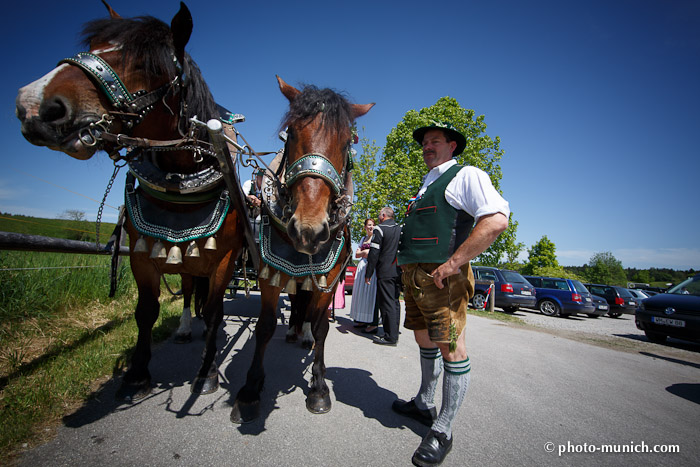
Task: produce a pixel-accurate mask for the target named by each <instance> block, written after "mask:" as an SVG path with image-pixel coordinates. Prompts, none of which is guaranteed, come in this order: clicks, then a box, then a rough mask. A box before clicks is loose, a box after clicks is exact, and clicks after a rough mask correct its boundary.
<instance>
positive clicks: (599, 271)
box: [588, 251, 627, 287]
mask: <svg viewBox="0 0 700 467" xmlns="http://www.w3.org/2000/svg"><path fill="white" fill-rule="evenodd" d="M588 265H589V266H590V269H589V270H588V280H589V281H590V282H595V283H597V284H606V285H619V286H622V287H626V286H627V275H626V274H625V270H624V269H623V268H622V262H620V261H619V260H618V259H617V258H615V256H613V254H612V253H611V252H609V251H604V252H601V253H595V254H594V255H593V256H591V259H590V260H589V262H588Z"/></svg>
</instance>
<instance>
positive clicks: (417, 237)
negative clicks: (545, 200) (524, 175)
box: [392, 122, 510, 466]
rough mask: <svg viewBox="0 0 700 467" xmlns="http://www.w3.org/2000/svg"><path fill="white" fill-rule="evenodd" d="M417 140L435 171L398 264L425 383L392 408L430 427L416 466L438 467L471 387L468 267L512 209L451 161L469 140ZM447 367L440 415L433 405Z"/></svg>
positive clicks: (442, 132) (448, 132)
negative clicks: (467, 330) (467, 335)
mask: <svg viewBox="0 0 700 467" xmlns="http://www.w3.org/2000/svg"><path fill="white" fill-rule="evenodd" d="M413 138H414V139H415V140H416V141H417V142H418V143H419V144H421V145H422V146H423V160H424V161H425V164H426V165H427V166H428V169H429V172H428V174H427V175H426V177H425V179H424V182H423V186H422V187H421V189H420V191H419V192H418V194H417V195H416V196H415V197H414V198H412V199H411V202H410V204H409V207H408V210H407V213H406V218H405V221H404V226H403V229H402V231H401V240H400V243H399V251H398V264H399V265H400V266H401V268H402V270H403V274H402V276H403V284H404V299H405V303H406V319H405V323H404V326H405V327H406V328H407V329H411V330H413V332H414V336H415V339H416V342H417V343H418V346H419V350H420V367H421V385H420V389H419V391H418V394H417V395H416V397H415V398H413V399H411V400H410V401H403V400H396V401H394V403H393V404H392V409H393V410H394V411H396V412H398V413H400V414H402V415H405V416H408V417H411V418H414V419H416V420H418V421H419V422H421V423H423V424H424V425H427V426H430V431H429V432H428V434H427V435H426V436H425V437H424V438H423V441H422V442H421V443H420V446H419V447H418V449H417V450H416V451H415V453H414V454H413V459H412V460H413V463H414V464H415V465H418V466H432V465H439V464H440V463H441V462H442V461H443V460H444V459H445V456H446V455H447V453H448V452H449V451H450V449H451V448H452V422H453V421H454V418H455V415H456V414H457V411H458V409H459V407H460V406H461V404H462V401H463V400H464V396H465V394H466V392H467V387H468V386H469V371H470V362H469V357H468V356H467V351H466V344H465V339H464V328H465V325H466V312H467V304H468V302H469V298H470V297H471V296H472V295H474V275H473V273H472V269H471V266H470V264H469V261H471V260H472V259H474V258H475V257H476V256H478V255H479V254H481V253H482V252H483V251H484V250H486V249H487V248H488V247H489V246H490V245H491V244H492V243H493V242H494V240H496V238H497V237H498V235H500V234H501V232H503V231H504V230H505V229H506V228H507V227H508V216H509V215H510V208H509V206H508V202H507V201H506V200H504V199H503V197H502V196H501V195H500V194H499V193H498V191H496V189H495V188H494V186H493V184H492V183H491V180H490V178H489V176H488V175H487V174H486V173H485V172H484V171H482V170H480V169H478V168H476V167H470V166H466V167H465V166H461V165H458V164H457V162H456V161H455V160H454V159H453V157H454V156H457V155H459V154H461V153H462V151H463V150H464V148H465V147H466V138H465V137H464V135H462V134H461V133H460V132H458V131H457V130H455V129H454V127H452V126H451V125H450V124H447V123H441V122H433V123H432V124H431V125H428V126H424V127H421V128H418V129H416V130H415V131H414V132H413ZM472 227H473V228H472ZM443 367H444V370H445V372H444V376H443V386H442V407H441V409H440V413H439V415H438V414H437V411H436V409H435V404H434V401H433V400H434V395H435V390H436V388H437V383H438V379H439V377H440V374H441V373H442V370H443Z"/></svg>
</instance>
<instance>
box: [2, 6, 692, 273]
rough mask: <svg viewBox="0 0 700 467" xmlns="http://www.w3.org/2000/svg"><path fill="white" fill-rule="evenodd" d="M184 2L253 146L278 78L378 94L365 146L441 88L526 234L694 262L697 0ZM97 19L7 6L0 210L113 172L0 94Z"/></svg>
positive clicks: (210, 67)
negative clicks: (492, 156)
mask: <svg viewBox="0 0 700 467" xmlns="http://www.w3.org/2000/svg"><path fill="white" fill-rule="evenodd" d="M68 5H69V6H68ZM111 5H112V7H113V8H114V9H115V10H116V11H117V12H119V13H120V14H121V15H122V16H125V17H127V16H138V15H146V14H148V15H152V16H156V17H158V18H160V19H162V20H164V21H166V22H167V23H169V22H170V19H171V18H172V16H173V15H174V14H175V13H176V12H177V10H178V8H179V2H177V1H175V0H167V1H166V0H152V1H150V2H143V1H132V0H122V1H120V0H113V1H112V2H111ZM188 7H189V8H190V10H191V12H192V16H193V19H194V31H193V33H192V38H191V40H190V43H189V45H188V47H187V50H188V52H189V53H190V54H191V56H192V57H193V58H194V60H195V61H196V62H197V63H198V65H199V67H200V68H201V70H202V73H203V75H204V77H205V79H206V80H207V82H208V84H209V86H210V88H211V89H212V92H213V94H214V96H215V98H216V99H217V101H218V102H219V103H220V104H222V105H224V106H225V107H227V108H229V109H230V110H232V111H235V112H239V113H242V114H244V115H245V116H246V119H247V120H246V122H245V123H242V124H240V125H238V129H239V131H241V133H242V134H243V135H244V137H245V138H246V139H247V140H248V142H249V143H250V145H251V146H252V147H253V148H254V149H255V150H256V151H274V150H277V149H278V148H279V146H280V144H281V143H280V142H279V140H278V139H277V127H278V126H279V123H280V119H281V117H282V115H283V113H284V112H285V110H286V108H287V101H286V99H285V98H284V97H283V96H282V94H281V93H280V92H279V90H278V87H277V82H276V80H275V75H276V74H279V75H280V76H281V77H282V78H283V79H285V80H286V81H287V82H288V83H290V84H294V85H299V84H302V83H310V84H315V85H317V86H319V87H331V88H333V89H336V90H339V91H344V92H345V93H346V94H347V95H348V96H349V97H350V99H351V100H352V101H354V102H357V103H368V102H376V104H377V105H376V106H375V107H374V108H373V109H372V110H371V111H370V112H369V113H368V114H367V115H365V116H364V117H361V118H360V119H359V120H358V127H359V128H360V129H362V128H364V131H361V136H366V137H368V138H369V139H370V140H375V141H376V142H377V144H378V145H380V146H383V145H384V143H385V141H386V135H387V134H388V133H389V131H390V130H391V129H392V128H393V127H394V126H395V125H396V124H397V123H398V122H399V121H400V120H401V119H402V118H403V116H404V114H405V113H406V112H407V111H408V110H410V109H420V108H423V107H427V106H430V105H432V104H434V103H435V102H436V101H437V99H439V98H440V97H442V96H451V97H454V98H455V99H457V100H458V101H459V103H460V104H461V105H462V107H465V108H469V109H474V110H475V112H476V113H477V114H478V115H482V114H483V115H485V121H486V124H487V125H488V128H487V133H488V134H489V135H490V136H491V137H495V136H499V137H500V138H501V142H502V148H503V149H504V150H505V156H504V158H503V160H502V162H501V166H502V169H503V179H502V182H501V187H502V189H503V193H504V196H505V197H506V199H508V201H509V202H510V205H511V209H512V211H513V213H514V217H515V220H517V221H518V222H519V228H518V240H519V241H521V242H523V243H524V244H525V245H526V247H528V248H529V247H531V246H532V245H533V244H534V243H535V242H537V241H538V240H539V239H540V238H541V237H542V236H543V235H547V236H548V237H549V239H550V240H552V241H553V242H554V243H555V245H556V247H557V256H558V259H559V262H560V264H562V265H582V264H584V263H586V262H588V260H589V259H590V257H591V255H593V254H594V253H596V252H602V251H610V252H612V253H613V255H615V257H616V258H617V259H619V260H620V261H622V264H623V266H624V267H638V268H648V267H670V268H674V269H687V268H691V267H692V268H694V269H696V270H697V269H700V246H699V245H698V232H700V208H699V207H698V203H697V194H698V190H697V179H698V175H699V174H700V159H699V157H698V156H699V155H700V154H699V152H700V150H699V149H698V136H700V89H699V88H700V86H699V85H698V83H700V2H697V1H653V0H648V1H639V0H637V1H621V0H607V1H599V0H591V1H585V2H569V1H561V0H559V1H539V0H533V1H530V2H521V1H515V0H508V1H498V0H495V1H489V2H473V1H470V0H463V1H441V0H436V1H432V2H416V1H402V2H393V1H381V0H375V1H365V0H358V1H354V2H333V1H304V0H299V1H296V2H281V1H276V0H271V1H266V2H240V1H238V2H237V1H230V2H221V1H216V2H214V1H206V0H199V1H197V2H194V1H192V2H189V3H188ZM104 15H106V10H105V8H104V7H103V5H102V3H101V2H100V1H99V0H81V1H71V2H56V1H51V2H47V1H44V0H38V1H34V2H16V3H13V5H12V6H9V7H7V8H6V9H5V14H4V15H3V18H2V20H1V21H2V23H3V25H2V26H3V27H2V28H0V34H1V35H2V40H1V41H0V43H1V44H3V45H2V50H3V70H4V72H3V73H2V75H1V78H0V79H1V80H2V81H1V83H2V85H1V86H0V93H1V97H0V99H1V101H0V103H1V106H0V109H1V111H0V132H2V134H1V136H2V141H3V143H4V144H3V147H2V150H1V151H0V212H10V213H13V214H27V215H32V216H38V217H57V216H58V215H60V214H61V213H62V212H64V211H65V210H67V209H77V210H82V211H85V213H86V216H87V218H88V219H95V218H96V213H97V208H98V202H99V200H101V199H102V196H103V194H104V191H105V187H106V185H107V182H108V180H109V178H110V176H111V174H112V164H111V162H110V161H109V159H108V158H107V156H106V155H105V154H104V153H98V154H97V155H95V156H94V157H93V158H92V159H91V160H89V161H77V160H74V159H72V158H70V157H68V156H67V155H65V154H63V153H58V152H54V151H50V150H48V149H46V148H39V147H35V146H32V145H30V144H29V143H28V142H26V141H25V140H24V138H23V137H22V136H21V134H20V131H19V122H18V121H17V119H16V117H15V115H14V100H15V97H16V94H17V90H18V89H19V88H20V87H21V86H23V85H25V84H28V83H29V82H31V81H34V80H35V79H37V78H39V77H41V76H42V75H43V74H45V73H47V72H48V71H49V70H50V69H51V68H53V66H54V65H55V64H56V62H58V60H60V59H62V58H64V57H68V56H71V55H73V54H74V53H75V52H78V51H80V50H81V48H80V45H79V40H78V33H79V31H80V29H81V27H82V24H83V23H84V22H85V21H88V20H91V19H94V18H97V17H102V16H104ZM358 150H359V147H358ZM244 175H247V173H245V172H244ZM123 186H124V174H123V172H122V173H121V174H120V176H119V177H118V181H117V182H116V183H115V185H114V188H113V190H112V193H111V194H110V195H109V197H108V200H107V204H108V205H109V207H106V208H105V214H104V218H105V220H108V221H114V220H115V218H116V209H114V207H116V206H119V205H120V204H122V202H123V201H122V198H123ZM60 187H63V188H60ZM69 190H70V191H69ZM95 200H96V201H95ZM525 257H526V254H525Z"/></svg>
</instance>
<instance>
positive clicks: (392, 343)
mask: <svg viewBox="0 0 700 467" xmlns="http://www.w3.org/2000/svg"><path fill="white" fill-rule="evenodd" d="M373 342H374V343H375V344H377V345H390V346H392V347H396V344H397V342H396V341H390V340H388V339H387V338H386V337H377V338H375V339H374V341H373Z"/></svg>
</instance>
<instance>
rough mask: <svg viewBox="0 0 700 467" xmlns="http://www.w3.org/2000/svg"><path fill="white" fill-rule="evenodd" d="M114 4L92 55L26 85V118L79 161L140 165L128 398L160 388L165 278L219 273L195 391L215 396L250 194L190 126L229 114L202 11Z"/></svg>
mask: <svg viewBox="0 0 700 467" xmlns="http://www.w3.org/2000/svg"><path fill="white" fill-rule="evenodd" d="M105 5H106V3H105ZM107 7H108V9H109V11H110V18H108V19H102V20H94V21H92V22H89V23H87V24H86V26H85V28H84V30H83V37H84V39H85V44H86V45H87V46H88V47H89V53H80V54H77V55H76V56H74V57H72V58H69V59H66V60H63V61H61V62H60V63H59V65H58V66H57V68H55V69H54V70H53V71H51V72H49V73H48V74H47V75H46V76H44V77H43V78H41V79H39V80H37V81H35V82H34V83H31V84H29V85H27V86H25V87H24V88H22V89H20V91H19V94H18V96H17V116H18V118H19V119H20V120H21V122H22V133H23V134H24V136H25V137H26V139H27V140H28V141H29V142H31V143H33V144H36V145H40V146H47V147H49V148H51V149H54V150H57V151H62V152H65V153H66V154H68V155H69V156H72V157H74V158H77V159H89V158H90V157H92V155H93V154H94V153H95V152H96V151H97V150H98V149H102V150H104V151H106V152H107V153H108V154H109V155H110V157H111V158H112V159H113V160H114V161H115V166H117V165H118V164H124V163H128V165H129V175H128V176H127V183H126V187H127V188H126V193H125V198H126V204H127V207H128V211H129V215H128V216H127V222H126V229H127V231H128V233H129V248H130V263H131V270H132V272H133V274H134V278H135V280H136V284H137V286H138V293H139V296H138V304H137V306H136V312H135V316H136V322H137V324H138V329H139V333H138V340H137V342H136V348H135V351H134V354H133V358H132V360H131V364H130V366H129V369H128V370H127V371H126V373H125V374H124V377H123V381H122V384H121V387H120V389H119V391H118V393H117V397H119V398H121V399H125V400H136V399H139V398H142V397H145V396H146V395H147V394H149V392H150V390H151V376H150V372H149V370H148V364H149V361H150V359H151V331H152V327H153V325H154V323H155V322H156V320H157V318H158V314H159V309H160V304H159V302H158V298H159V296H160V278H161V276H162V275H163V274H181V275H183V277H184V278H187V277H188V276H194V277H202V278H208V279H209V289H208V295H207V298H206V303H205V305H204V308H203V311H202V313H203V317H204V320H205V325H206V329H207V330H206V337H205V349H204V352H203V355H202V366H201V368H200V369H199V371H198V373H197V375H196V377H195V378H194V381H193V383H192V392H193V393H209V392H213V391H216V389H217V388H218V385H219V383H218V370H217V365H216V362H215V356H216V350H217V349H216V333H217V330H218V329H219V326H220V324H221V322H222V320H223V296H224V293H225V290H226V286H227V284H228V282H229V280H230V278H231V276H232V274H233V270H234V266H235V260H236V259H237V257H238V255H239V253H240V251H241V249H242V247H243V242H244V235H243V234H242V232H244V229H246V228H247V220H246V214H245V207H241V206H240V203H237V202H236V199H238V198H239V197H242V195H240V193H230V194H229V195H228V196H227V191H225V189H226V186H225V184H224V183H223V180H222V175H221V172H220V171H219V164H218V163H217V159H216V154H214V153H213V152H212V151H211V146H209V145H208V143H207V138H208V136H207V132H206V130H204V129H200V128H198V127H194V126H190V117H193V116H195V115H197V116H198V118H200V119H203V120H205V121H206V120H208V119H210V118H215V117H218V116H219V111H218V108H217V105H216V103H215V102H214V99H213V98H212V95H211V93H210V91H209V89H208V87H207V85H206V83H205V82H204V80H203V78H202V75H201V73H200V71H199V68H198V67H197V65H196V64H195V63H194V61H193V60H192V59H191V57H190V56H189V54H187V53H186V52H185V45H186V44H187V42H188V41H189V38H190V34H191V32H192V17H191V15H190V12H189V10H188V9H187V7H186V6H185V5H184V4H182V3H181V6H180V11H179V12H178V13H177V14H176V15H175V16H174V17H173V19H172V22H171V24H170V26H168V25H167V24H165V23H163V22H161V21H160V20H157V19H155V18H153V17H139V18H132V19H127V18H121V17H120V16H119V15H117V14H116V13H114V11H113V10H112V9H111V8H110V7H109V6H108V5H107ZM124 148H126V155H125V156H123V155H122V154H121V153H120V152H119V151H120V150H121V149H124ZM122 152H123V151H122ZM115 175H116V170H115ZM136 182H138V184H137V183H136ZM236 195H240V196H236ZM155 221H158V222H155ZM178 245H180V246H182V247H183V248H182V249H180V246H178Z"/></svg>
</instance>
